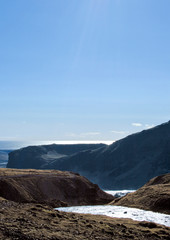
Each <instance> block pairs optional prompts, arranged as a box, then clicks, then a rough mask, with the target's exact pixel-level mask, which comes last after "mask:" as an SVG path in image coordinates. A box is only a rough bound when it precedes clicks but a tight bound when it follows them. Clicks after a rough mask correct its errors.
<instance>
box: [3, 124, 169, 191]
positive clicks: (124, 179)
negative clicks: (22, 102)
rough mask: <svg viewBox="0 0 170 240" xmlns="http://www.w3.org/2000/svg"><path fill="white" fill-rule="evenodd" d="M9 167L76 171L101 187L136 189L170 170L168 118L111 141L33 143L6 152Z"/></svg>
mask: <svg viewBox="0 0 170 240" xmlns="http://www.w3.org/2000/svg"><path fill="white" fill-rule="evenodd" d="M7 167H8V168H36V169H58V170H69V171H74V172H78V173H80V174H81V175H83V176H85V177H87V178H88V179H90V180H91V181H93V182H95V183H97V184H99V185H100V187H102V188H104V189H137V188H139V187H141V186H142V185H143V184H145V183H146V182H147V181H148V180H149V179H151V178H153V177H155V176H158V175H161V174H165V173H168V172H170V121H169V122H167V123H164V124H161V125H159V126H157V127H154V128H152V129H148V130H144V131H142V132H140V133H136V134H132V135H129V136H128V137H125V138H123V139H121V140H119V141H117V142H114V143H113V144H111V145H109V146H107V145H105V144H87V145H86V144H84V145H83V144H76V145H55V144H54V145H46V146H32V147H26V148H22V149H20V150H16V151H13V152H11V153H9V161H8V165H7Z"/></svg>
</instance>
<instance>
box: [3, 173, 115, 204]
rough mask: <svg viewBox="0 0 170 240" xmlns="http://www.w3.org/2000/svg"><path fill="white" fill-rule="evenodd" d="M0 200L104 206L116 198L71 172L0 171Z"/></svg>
mask: <svg viewBox="0 0 170 240" xmlns="http://www.w3.org/2000/svg"><path fill="white" fill-rule="evenodd" d="M0 197H2V198H5V199H7V200H12V201H15V202H22V203H30V202H33V203H46V204H48V205H52V206H54V207H57V206H62V205H65V206H66V205H90V204H92V205H93V204H104V203H108V202H110V201H111V200H113V199H114V197H113V196H111V195H109V194H107V193H105V192H103V191H102V190H101V189H100V188H99V187H98V186H97V185H96V184H93V183H91V182H90V181H88V180H87V179H86V178H84V177H82V176H80V175H79V174H76V173H72V172H61V171H55V170H48V171H43V170H16V169H1V170H0Z"/></svg>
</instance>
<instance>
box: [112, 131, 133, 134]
mask: <svg viewBox="0 0 170 240" xmlns="http://www.w3.org/2000/svg"><path fill="white" fill-rule="evenodd" d="M111 132H112V133H116V134H127V133H129V132H128V131H114V130H113V131H111Z"/></svg>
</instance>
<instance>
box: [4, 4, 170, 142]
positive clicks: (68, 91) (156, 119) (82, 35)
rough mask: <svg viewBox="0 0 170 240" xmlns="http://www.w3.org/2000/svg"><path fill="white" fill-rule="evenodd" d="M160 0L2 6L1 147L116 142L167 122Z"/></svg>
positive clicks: (168, 60)
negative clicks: (18, 142)
mask: <svg viewBox="0 0 170 240" xmlns="http://www.w3.org/2000/svg"><path fill="white" fill-rule="evenodd" d="M169 11H170V1H169V0H164V1H161V0H128V1H127V0H29V1H26V0H15V1H14V0H1V2H0V133H1V135H0V140H83V141H84V140H97V141H98V140H99V141H100V140H115V139H118V138H122V137H124V136H126V135H128V134H130V133H132V132H136V131H141V130H142V129H144V128H149V127H150V126H153V125H157V124H160V123H163V122H166V121H168V120H169V119H170V14H169Z"/></svg>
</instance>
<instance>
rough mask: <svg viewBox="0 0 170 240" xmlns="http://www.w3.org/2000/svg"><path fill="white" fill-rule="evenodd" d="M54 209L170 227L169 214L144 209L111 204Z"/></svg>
mask: <svg viewBox="0 0 170 240" xmlns="http://www.w3.org/2000/svg"><path fill="white" fill-rule="evenodd" d="M56 210H60V211H64V212H74V213H85V214H94V215H106V216H109V217H116V218H131V219H133V220H137V221H149V222H155V223H159V224H162V225H165V226H167V227H170V215H167V214H162V213H156V212H152V211H145V210H141V209H137V208H128V207H120V206H111V205H98V206H78V207H61V208H56Z"/></svg>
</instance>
